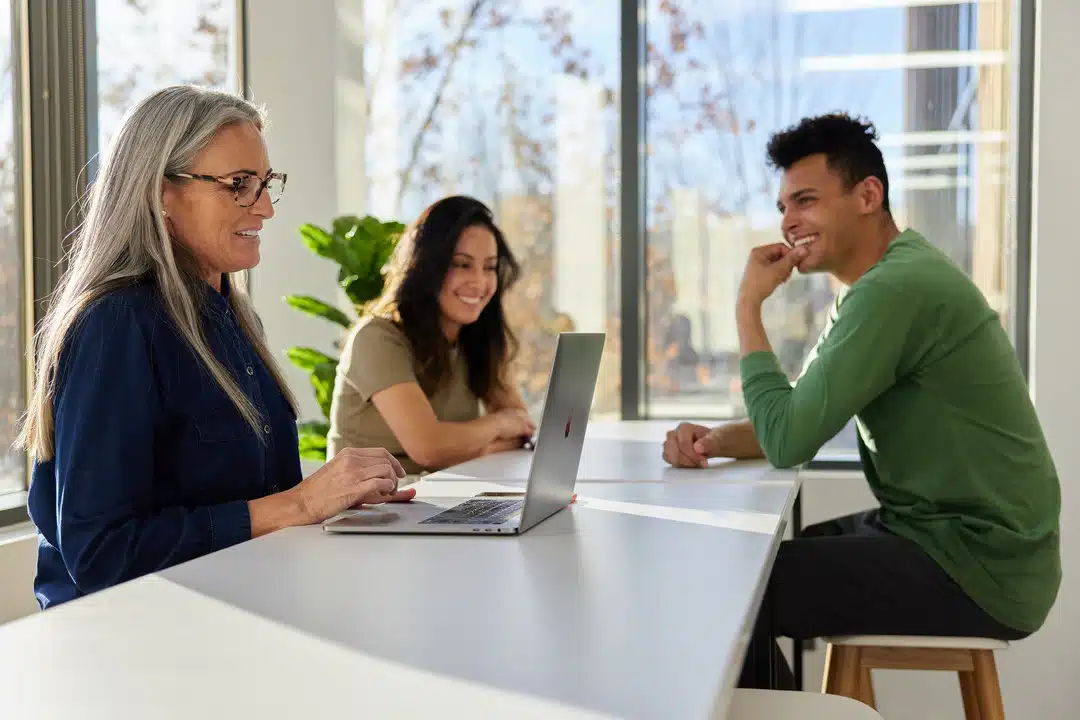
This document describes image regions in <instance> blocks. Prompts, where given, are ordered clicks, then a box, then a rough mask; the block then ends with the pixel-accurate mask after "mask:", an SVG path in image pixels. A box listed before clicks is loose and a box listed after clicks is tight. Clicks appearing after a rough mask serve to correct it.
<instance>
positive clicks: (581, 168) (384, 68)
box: [351, 0, 620, 413]
mask: <svg viewBox="0 0 1080 720" xmlns="http://www.w3.org/2000/svg"><path fill="white" fill-rule="evenodd" d="M363 14H364V16H363V22H362V27H363V28H364V32H363V40H362V47H361V48H359V50H360V52H361V55H362V63H358V64H357V65H358V67H362V68H363V73H362V75H363V77H362V78H361V79H360V82H358V83H357V88H356V90H355V93H356V96H355V97H353V98H351V101H352V104H353V105H354V106H355V107H357V108H360V110H359V113H360V120H359V125H360V126H361V127H362V128H363V133H364V156H365V157H364V178H363V182H362V183H361V186H360V187H358V188H356V190H355V197H354V199H353V200H352V201H351V202H352V204H353V207H354V209H353V212H358V213H364V212H371V213H373V214H375V215H377V216H380V217H381V218H383V219H390V218H393V219H396V220H399V221H401V222H404V223H406V224H408V223H411V222H412V221H413V220H415V218H416V217H417V216H418V215H419V213H420V212H421V210H423V209H424V207H426V206H427V205H429V204H431V203H433V202H434V201H436V200H437V199H439V198H440V197H443V196H446V195H451V194H457V193H465V194H470V195H474V196H476V197H477V198H479V199H480V200H482V201H484V202H486V203H488V204H489V206H490V207H491V208H492V210H493V211H494V213H495V215H496V221H497V222H498V223H499V225H500V227H501V228H502V229H503V231H504V232H505V234H506V236H507V239H508V242H509V244H510V246H511V248H512V250H513V252H514V253H515V255H516V256H517V258H518V260H520V261H521V263H522V266H523V270H524V276H523V278H522V280H521V282H520V284H519V285H518V287H517V288H515V290H514V291H513V293H512V294H511V296H510V297H509V299H508V311H509V316H510V320H511V322H512V323H513V326H514V328H515V330H516V332H517V333H518V336H519V339H520V340H521V351H520V354H519V369H520V373H521V375H520V379H521V387H522V389H523V393H524V395H525V398H526V402H527V403H528V404H529V405H530V407H531V408H533V409H536V408H537V407H538V405H539V403H541V402H542V400H543V393H544V391H545V389H546V386H547V378H548V372H549V370H550V368H551V359H552V355H553V353H554V348H555V338H556V336H557V334H558V332H559V331H561V330H570V329H575V330H579V331H606V332H607V333H608V340H607V346H606V352H605V358H604V364H603V367H602V369H601V372H600V379H599V384H598V386H597V391H596V398H595V405H594V411H595V412H597V413H612V412H617V410H618V407H619V352H620V348H619V307H618V298H619V292H618V287H619V285H618V258H619V254H618V253H619V249H618V236H617V232H616V230H617V228H616V219H617V217H618V202H619V193H618V185H617V178H618V167H617V161H618V96H617V92H618V88H619V24H618V21H617V20H618V17H619V3H618V2H617V0H594V1H593V2H588V3H584V2H578V1H577V0H520V1H507V2H485V1H484V0H417V2H413V3H409V4H405V3H400V4H399V3H396V2H392V1H391V0H371V1H368V2H364V3H363Z"/></svg>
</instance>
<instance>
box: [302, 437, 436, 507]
mask: <svg viewBox="0 0 1080 720" xmlns="http://www.w3.org/2000/svg"><path fill="white" fill-rule="evenodd" d="M403 477H405V470H404V469H403V468H402V467H401V463H399V462H398V460H397V458H395V457H394V456H393V455H391V454H390V452H389V451H388V450H386V449H384V448H345V449H343V450H342V451H341V452H339V453H338V454H337V455H335V456H334V457H333V459H331V460H330V461H329V462H327V463H326V464H325V465H323V466H322V467H321V468H319V469H318V470H316V471H315V472H314V473H312V474H311V475H309V476H308V477H307V478H305V479H304V480H303V481H301V482H300V484H299V485H297V486H296V487H294V488H293V489H292V490H287V491H286V492H288V493H292V494H293V495H294V497H295V498H296V500H297V502H298V503H299V505H300V508H301V511H302V513H303V515H304V517H305V518H307V522H308V523H319V522H322V521H323V520H326V519H327V518H331V517H334V516H335V515H337V514H338V513H340V512H342V511H344V510H348V509H349V508H351V507H354V506H356V505H360V504H369V505H374V504H378V503H385V502H408V501H409V500H412V499H413V497H415V495H416V490H415V489H412V488H410V489H408V490H398V489H397V487H398V481H399V480H400V479H401V478H403Z"/></svg>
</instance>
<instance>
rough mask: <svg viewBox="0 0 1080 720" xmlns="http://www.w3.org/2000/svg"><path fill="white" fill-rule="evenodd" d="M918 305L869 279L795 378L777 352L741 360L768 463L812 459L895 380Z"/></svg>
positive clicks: (745, 395)
mask: <svg viewBox="0 0 1080 720" xmlns="http://www.w3.org/2000/svg"><path fill="white" fill-rule="evenodd" d="M917 305H918V304H917V302H913V301H911V300H910V299H909V298H906V297H902V295H901V293H900V291H899V290H897V289H895V288H894V287H892V286H889V285H885V284H883V283H881V282H876V281H874V280H871V279H863V280H862V281H860V282H857V283H855V284H854V285H852V286H851V289H850V290H849V292H848V293H847V295H846V296H845V297H844V298H843V301H842V302H841V303H839V308H838V310H837V312H836V317H835V320H834V322H833V323H832V325H831V327H829V328H827V329H826V332H825V334H824V335H823V337H822V339H821V341H820V342H819V343H818V345H817V346H816V347H815V350H814V354H813V355H812V356H811V357H810V358H809V359H808V362H807V364H806V365H805V367H804V368H803V372H802V375H801V376H800V377H799V379H798V381H797V382H796V383H795V384H794V385H792V384H791V383H789V381H788V379H787V377H786V376H785V375H784V373H783V371H782V370H781V368H780V363H779V361H778V360H777V358H776V356H775V355H774V354H773V353H769V352H756V353H750V354H749V355H747V356H746V357H744V358H743V359H742V360H741V362H740V364H739V370H740V374H741V376H742V390H743V399H744V401H745V403H746V408H747V413H748V415H749V417H750V422H751V424H752V425H753V427H754V435H755V436H756V437H757V439H758V442H759V443H760V444H761V447H762V449H763V450H764V452H765V456H766V457H767V458H768V459H769V462H771V463H772V464H773V465H775V466H776V467H784V468H787V467H794V466H796V465H799V464H801V463H804V462H808V461H809V460H811V459H812V458H813V457H814V456H815V455H816V454H817V453H818V451H819V450H820V449H821V447H822V446H823V445H824V444H825V443H826V442H828V441H829V440H830V439H831V438H832V437H834V436H835V435H836V434H837V433H838V432H840V430H841V429H843V427H844V425H846V424H847V423H848V421H850V420H851V418H852V417H854V415H855V414H856V413H858V412H859V411H860V410H862V409H863V408H864V407H866V406H867V405H868V404H869V403H870V402H872V401H873V400H874V399H875V398H876V397H877V396H878V395H880V394H881V393H882V392H884V391H885V390H886V389H888V388H889V387H890V386H891V385H893V384H894V383H895V382H896V379H897V377H898V374H899V368H900V367H901V366H902V364H903V361H904V360H903V356H904V353H905V351H906V346H907V344H908V338H909V337H910V331H911V329H912V328H913V326H914V323H915V320H916V317H917V312H918V310H917Z"/></svg>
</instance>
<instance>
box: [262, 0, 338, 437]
mask: <svg viewBox="0 0 1080 720" xmlns="http://www.w3.org/2000/svg"><path fill="white" fill-rule="evenodd" d="M248 8H249V11H248V35H247V67H248V86H249V88H250V92H251V99H252V100H254V101H255V102H256V103H260V104H263V105H265V107H266V109H267V112H268V115H269V121H270V122H269V129H268V131H267V133H266V138H267V145H268V147H269V151H270V163H271V165H273V167H274V169H275V170H280V171H282V172H287V173H288V174H289V181H288V184H287V185H286V188H285V194H284V196H283V197H282V199H281V201H280V202H278V204H277V205H275V206H274V209H275V211H276V213H277V214H276V216H275V217H274V218H273V219H272V220H270V221H269V222H267V224H266V226H265V228H264V230H263V233H262V261H261V262H260V263H259V265H258V267H256V268H255V269H254V270H253V271H252V273H251V284H252V295H253V298H254V301H255V308H256V310H257V311H258V313H259V316H260V317H261V318H262V321H263V325H264V326H265V328H266V334H267V337H268V338H269V342H270V348H271V350H272V351H273V352H274V354H275V356H276V357H277V358H278V359H279V361H280V362H282V364H283V365H284V366H285V368H286V376H287V378H288V381H289V385H290V387H291V388H292V390H293V392H294V393H296V395H297V397H298V398H299V400H300V409H301V416H302V417H303V418H313V417H315V416H317V415H318V407H317V405H316V403H315V398H314V395H313V393H312V389H311V384H310V382H309V381H308V378H307V375H306V374H305V373H304V372H302V371H301V370H299V369H298V368H296V367H294V366H293V365H292V364H291V363H289V362H288V361H287V360H286V359H285V350H286V348H288V347H290V346H292V345H307V346H311V347H315V348H317V349H320V350H322V351H323V352H326V353H328V354H330V355H336V354H337V353H336V351H335V350H334V348H333V345H332V342H333V341H334V339H336V338H337V337H338V333H337V332H336V331H335V329H334V326H332V325H330V324H329V323H326V322H323V321H320V320H317V319H314V318H308V317H307V316H305V315H303V314H301V313H300V312H298V311H296V310H293V309H292V308H290V307H288V306H287V305H286V304H285V303H284V301H283V299H282V298H284V296H285V295H289V294H300V295H314V296H315V297H318V298H320V299H322V300H325V301H327V302H331V303H332V302H336V301H337V299H338V298H337V296H336V294H335V281H336V279H337V275H336V266H334V265H333V263H331V262H330V261H328V260H323V259H322V258H318V257H316V256H315V255H314V254H312V253H311V251H310V250H308V249H307V247H306V246H305V245H304V244H303V242H302V241H301V240H300V235H299V232H298V230H299V227H300V226H301V225H302V224H304V223H307V222H311V223H315V224H317V225H321V226H323V227H328V226H329V225H330V222H331V220H332V219H333V218H334V216H335V210H336V209H337V181H336V173H337V162H336V156H335V142H334V138H335V128H336V123H335V93H334V87H335V60H334V58H335V53H334V38H335V37H336V22H335V3H333V2H327V1H320V2H295V1H294V0H259V1H258V2H252V3H248Z"/></svg>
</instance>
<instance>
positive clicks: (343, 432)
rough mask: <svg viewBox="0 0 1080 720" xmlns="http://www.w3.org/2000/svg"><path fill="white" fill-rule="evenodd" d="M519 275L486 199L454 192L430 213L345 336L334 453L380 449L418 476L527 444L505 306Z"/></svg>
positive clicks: (527, 424) (333, 416) (529, 425)
mask: <svg viewBox="0 0 1080 720" xmlns="http://www.w3.org/2000/svg"><path fill="white" fill-rule="evenodd" d="M518 274H519V267H518V264H517V261H516V260H515V259H514V257H513V255H512V254H511V252H510V248H509V247H508V246H507V244H506V240H505V239H504V238H503V235H502V232H501V231H500V230H499V228H498V226H496V225H495V222H494V219H493V218H492V214H491V211H490V210H489V209H488V208H487V206H485V205H484V204H483V203H481V202H479V201H478V200H475V199H473V198H469V197H463V196H453V197H448V198H444V199H442V200H440V201H439V202H437V203H435V204H434V205H432V206H431V207H429V208H428V209H427V210H425V211H424V212H423V213H422V214H421V215H420V217H419V218H418V219H417V221H416V223H415V224H414V226H413V227H412V228H410V229H409V231H408V232H407V233H406V235H405V236H404V237H403V238H402V240H401V243H400V244H399V246H398V248H397V250H396V251H395V254H394V258H393V260H392V261H391V269H390V278H389V283H388V284H387V289H386V292H384V293H383V296H382V298H380V299H379V300H378V301H377V302H376V303H375V306H374V308H373V309H372V312H371V313H370V314H369V315H368V316H367V317H365V318H364V319H363V320H362V321H361V322H360V323H359V324H358V325H357V327H356V328H354V329H353V331H352V332H351V333H350V334H349V337H348V339H347V340H346V343H345V347H344V349H343V351H342V357H341V363H340V364H339V366H338V377H337V383H336V386H335V389H334V398H333V403H332V407H331V410H330V433H329V436H328V444H329V448H328V450H329V455H330V456H331V457H332V456H333V455H334V454H335V453H337V452H339V451H340V450H341V449H343V448H347V447H366V446H368V445H374V446H382V447H385V448H387V449H388V450H390V452H391V453H393V454H394V455H396V456H397V457H398V458H399V459H400V460H401V463H402V465H403V466H404V467H405V469H406V471H407V472H409V473H412V474H416V473H419V472H421V471H423V470H433V469H438V468H443V467H447V466H449V465H454V464H456V463H460V462H464V461H466V460H471V459H472V458H475V457H479V456H480V455H484V454H487V453H490V452H497V451H500V450H509V449H512V448H516V447H521V445H522V444H523V442H524V441H525V440H526V439H527V438H528V437H530V436H531V435H532V432H533V430H534V429H535V428H534V425H533V422H532V420H531V419H530V418H529V416H528V414H527V413H526V411H525V404H524V402H523V401H522V399H521V395H520V394H519V393H518V391H517V390H516V389H515V388H514V386H513V384H512V380H511V377H510V375H511V373H510V365H511V362H512V360H513V356H514V352H515V349H516V341H515V339H514V335H513V332H511V330H510V328H509V327H508V326H507V323H506V317H505V315H504V313H503V307H502V296H503V293H504V292H505V291H506V290H507V289H508V288H510V287H511V286H512V285H513V284H514V282H516V280H517V278H518ZM481 406H483V409H484V411H485V413H484V414H483V415H481Z"/></svg>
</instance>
